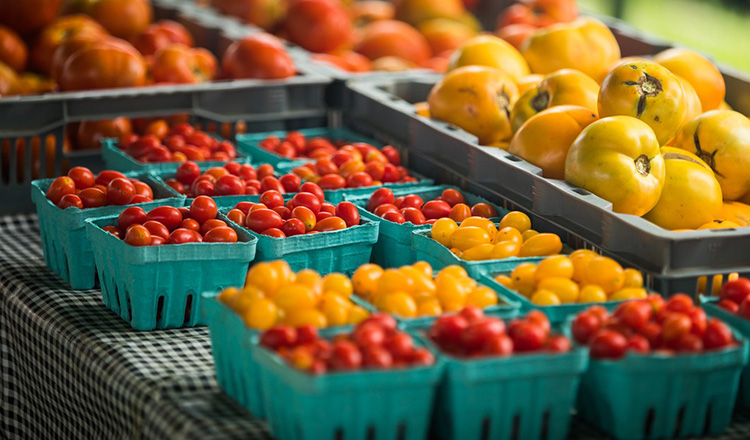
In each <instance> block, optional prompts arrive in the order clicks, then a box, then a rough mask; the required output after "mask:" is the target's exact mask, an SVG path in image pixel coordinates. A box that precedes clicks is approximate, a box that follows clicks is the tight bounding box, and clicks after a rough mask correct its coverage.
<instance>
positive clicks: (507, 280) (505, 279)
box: [495, 275, 513, 289]
mask: <svg viewBox="0 0 750 440" xmlns="http://www.w3.org/2000/svg"><path fill="white" fill-rule="evenodd" d="M495 281H497V282H498V283H500V285H501V286H504V287H507V288H508V289H512V288H513V278H511V277H509V276H508V275H498V276H496V277H495Z"/></svg>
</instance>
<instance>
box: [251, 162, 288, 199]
mask: <svg viewBox="0 0 750 440" xmlns="http://www.w3.org/2000/svg"><path fill="white" fill-rule="evenodd" d="M259 169H260V168H259ZM258 177H260V176H258ZM266 191H277V192H279V193H281V194H286V192H285V191H284V186H283V185H282V184H281V182H279V179H277V178H275V177H273V176H266V177H263V178H262V179H261V180H260V192H261V193H264V192H266Z"/></svg>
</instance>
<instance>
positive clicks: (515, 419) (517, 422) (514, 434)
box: [510, 414, 521, 440]
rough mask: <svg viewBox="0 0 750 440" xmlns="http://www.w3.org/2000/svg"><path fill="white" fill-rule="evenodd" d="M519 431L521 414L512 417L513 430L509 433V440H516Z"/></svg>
mask: <svg viewBox="0 0 750 440" xmlns="http://www.w3.org/2000/svg"><path fill="white" fill-rule="evenodd" d="M520 431H521V414H516V415H515V416H513V428H512V429H511V431H510V439H511V440H518V436H519V435H520V433H521V432H520Z"/></svg>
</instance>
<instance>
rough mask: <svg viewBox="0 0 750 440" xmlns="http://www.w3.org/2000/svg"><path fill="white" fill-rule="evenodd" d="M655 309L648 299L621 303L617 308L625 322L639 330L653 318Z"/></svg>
mask: <svg viewBox="0 0 750 440" xmlns="http://www.w3.org/2000/svg"><path fill="white" fill-rule="evenodd" d="M652 312H653V309H652V308H651V304H649V303H648V302H647V301H630V302H626V303H623V304H621V305H620V306H618V307H617V309H616V310H615V316H617V317H619V318H620V320H621V321H622V323H623V324H625V325H627V326H628V327H630V328H632V329H634V330H638V329H641V328H643V327H645V326H646V324H648V322H649V320H650V319H651V315H652Z"/></svg>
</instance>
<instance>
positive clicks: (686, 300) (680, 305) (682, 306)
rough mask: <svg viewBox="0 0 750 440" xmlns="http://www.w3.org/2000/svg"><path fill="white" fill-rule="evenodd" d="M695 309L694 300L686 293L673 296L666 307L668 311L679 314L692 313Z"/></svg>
mask: <svg viewBox="0 0 750 440" xmlns="http://www.w3.org/2000/svg"><path fill="white" fill-rule="evenodd" d="M693 307H695V304H694V303H693V298H690V297H689V296H687V295H685V294H684V293H678V294H676V295H673V296H671V297H670V298H669V299H668V300H667V303H666V304H665V305H664V308H665V309H666V310H669V311H670V312H679V313H690V311H691V310H693Z"/></svg>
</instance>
